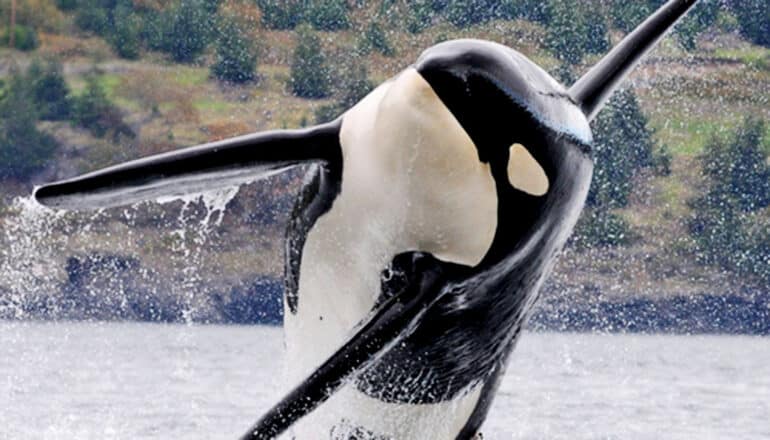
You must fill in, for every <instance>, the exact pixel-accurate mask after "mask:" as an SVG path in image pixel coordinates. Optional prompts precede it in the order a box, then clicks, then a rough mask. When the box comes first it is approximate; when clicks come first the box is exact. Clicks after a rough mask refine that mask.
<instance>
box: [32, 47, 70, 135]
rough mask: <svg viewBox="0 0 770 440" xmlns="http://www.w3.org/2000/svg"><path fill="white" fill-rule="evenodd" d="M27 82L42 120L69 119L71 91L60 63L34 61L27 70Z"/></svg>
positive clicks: (54, 61)
mask: <svg viewBox="0 0 770 440" xmlns="http://www.w3.org/2000/svg"><path fill="white" fill-rule="evenodd" d="M26 82H27V86H28V87H30V90H31V96H32V99H33V100H34V102H35V104H36V106H37V110H38V113H39V117H40V119H43V120H51V121H61V120H65V119H67V118H68V117H69V115H70V100H69V92H70V90H69V87H68V86H67V82H66V81H65V79H64V72H63V69H62V65H61V63H60V62H58V61H56V60H53V59H52V60H49V61H48V62H46V63H45V64H42V63H41V62H40V61H38V60H35V61H33V62H32V63H31V64H30V66H29V68H28V69H27V74H26Z"/></svg>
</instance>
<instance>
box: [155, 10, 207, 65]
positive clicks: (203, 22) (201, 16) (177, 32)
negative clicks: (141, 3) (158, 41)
mask: <svg viewBox="0 0 770 440" xmlns="http://www.w3.org/2000/svg"><path fill="white" fill-rule="evenodd" d="M209 7H210V5H208V4H207V2H205V1H204V0H181V1H180V2H179V5H178V6H176V7H175V8H174V9H172V10H171V11H169V14H168V15H167V17H168V18H170V19H169V20H168V22H167V23H166V26H167V27H166V28H165V29H164V32H163V39H164V43H163V47H164V49H165V50H166V51H167V52H168V53H169V54H170V55H171V57H172V58H173V59H174V61H178V62H191V61H195V59H196V58H198V56H199V55H200V54H201V53H203V51H204V50H205V49H206V46H208V44H209V42H210V40H211V36H212V32H213V28H214V22H213V20H214V17H213V16H212V15H211V14H210V13H209V12H208V11H209V9H208V8H209Z"/></svg>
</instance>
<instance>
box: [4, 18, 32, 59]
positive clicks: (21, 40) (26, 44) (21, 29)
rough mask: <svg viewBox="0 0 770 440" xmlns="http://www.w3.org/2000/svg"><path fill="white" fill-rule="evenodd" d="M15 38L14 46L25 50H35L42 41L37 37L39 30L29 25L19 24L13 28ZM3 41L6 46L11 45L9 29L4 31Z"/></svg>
mask: <svg viewBox="0 0 770 440" xmlns="http://www.w3.org/2000/svg"><path fill="white" fill-rule="evenodd" d="M13 38H14V41H13V47H14V48H15V49H18V50H22V51H25V52H28V51H30V50H35V49H37V47H38V46H39V45H40V41H39V39H38V37H37V31H35V29H33V28H31V27H29V26H24V25H20V24H17V25H16V26H15V27H14V28H13ZM2 42H3V45H4V46H9V45H10V44H11V39H10V34H9V31H8V29H6V30H5V31H4V32H3V35H2Z"/></svg>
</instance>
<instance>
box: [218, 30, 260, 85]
mask: <svg viewBox="0 0 770 440" xmlns="http://www.w3.org/2000/svg"><path fill="white" fill-rule="evenodd" d="M216 46H217V55H216V62H215V63H214V64H213V65H212V66H211V73H213V74H214V76H215V77H217V78H218V79H220V80H222V81H228V82H234V83H242V82H246V81H251V80H253V79H254V78H255V69H256V67H257V53H256V49H255V48H254V47H253V45H252V44H251V40H250V39H249V38H248V37H247V36H246V35H245V33H244V32H243V30H242V29H241V27H240V25H239V24H238V23H237V22H236V21H235V20H229V19H223V20H222V21H221V22H220V25H219V35H218V37H217V42H216Z"/></svg>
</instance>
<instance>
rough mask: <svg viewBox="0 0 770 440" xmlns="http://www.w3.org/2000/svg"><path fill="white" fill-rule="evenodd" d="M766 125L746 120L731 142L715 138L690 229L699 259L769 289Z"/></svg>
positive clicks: (769, 176) (769, 168)
mask: <svg viewBox="0 0 770 440" xmlns="http://www.w3.org/2000/svg"><path fill="white" fill-rule="evenodd" d="M764 132H765V127H764V122H763V121H761V120H759V119H751V118H748V119H746V121H745V122H744V124H743V125H742V126H741V127H739V128H738V130H737V131H736V132H735V133H734V134H733V135H732V136H731V137H730V138H729V139H716V138H715V139H712V140H711V141H710V142H709V143H708V144H707V145H706V148H705V150H704V151H703V154H702V155H701V156H700V162H701V169H702V174H703V177H704V180H705V181H706V183H707V186H706V189H705V192H704V193H703V194H701V195H700V196H698V197H696V198H694V199H693V200H691V201H690V206H691V208H692V209H693V217H692V218H691V219H690V221H689V223H688V226H689V230H690V234H691V235H692V237H693V238H694V239H695V242H696V244H697V246H698V251H699V252H698V258H699V259H700V260H701V261H702V262H704V263H706V264H713V265H718V266H720V267H722V268H725V269H727V270H731V271H734V272H736V273H738V274H741V275H751V276H756V277H758V278H759V279H760V280H762V281H763V282H764V283H765V284H766V285H768V286H770V233H768V231H769V230H770V228H768V226H770V221H769V220H768V219H769V218H770V216H768V214H770V165H768V163H767V155H766V153H765V152H764V151H763V147H762V142H763V135H764Z"/></svg>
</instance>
